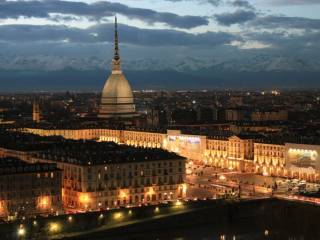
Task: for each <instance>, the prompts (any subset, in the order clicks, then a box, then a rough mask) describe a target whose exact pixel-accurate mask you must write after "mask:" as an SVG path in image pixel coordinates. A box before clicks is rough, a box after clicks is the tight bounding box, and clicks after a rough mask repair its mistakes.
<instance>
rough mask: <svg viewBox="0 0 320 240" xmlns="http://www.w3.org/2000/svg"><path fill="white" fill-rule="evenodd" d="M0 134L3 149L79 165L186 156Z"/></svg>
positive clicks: (109, 144)
mask: <svg viewBox="0 0 320 240" xmlns="http://www.w3.org/2000/svg"><path fill="white" fill-rule="evenodd" d="M0 135H1V138H0V147H2V148H6V149H11V150H17V151H27V152H32V154H33V156H35V157H39V158H43V159H47V160H53V161H57V162H68V163H72V164H78V165H99V164H105V163H122V162H142V161H158V160H176V159H180V160H181V159H183V158H182V157H181V156H179V155H177V154H175V153H171V152H168V151H165V150H162V149H153V148H137V147H130V146H127V145H119V144H116V143H113V142H96V141H86V140H78V141H77V140H68V139H64V138H62V137H41V136H37V135H34V134H29V133H21V132H17V131H5V130H1V129H0Z"/></svg>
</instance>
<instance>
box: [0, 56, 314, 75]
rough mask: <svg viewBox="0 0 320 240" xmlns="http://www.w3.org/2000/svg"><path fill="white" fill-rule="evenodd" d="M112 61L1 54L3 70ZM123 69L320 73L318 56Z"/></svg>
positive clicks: (171, 62) (175, 61)
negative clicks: (316, 57)
mask: <svg viewBox="0 0 320 240" xmlns="http://www.w3.org/2000/svg"><path fill="white" fill-rule="evenodd" d="M110 64H111V63H110V61H109V60H107V59H99V58H97V57H82V58H71V57H62V56H28V57H24V56H12V57H8V56H0V70H36V71H39V70H42V71H61V70H65V69H74V70H81V71H86V70H95V69H99V70H101V69H103V70H107V69H109V68H110ZM123 68H124V69H126V70H131V71H164V70H165V71H167V70H172V71H177V72H182V73H188V72H197V71H202V70H205V71H206V72H208V71H209V72H210V71H228V72H281V71H284V72H320V60H319V59H310V60H309V59H302V58H294V57H284V56H268V55H255V56H252V57H246V58H238V59H227V60H219V59H214V58H212V59H200V58H191V57H188V58H175V57H173V58H172V59H166V58H163V59H161V58H159V59H158V58H148V59H134V60H127V61H126V60H124V61H123Z"/></svg>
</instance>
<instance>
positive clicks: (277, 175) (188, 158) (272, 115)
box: [0, 1, 320, 240]
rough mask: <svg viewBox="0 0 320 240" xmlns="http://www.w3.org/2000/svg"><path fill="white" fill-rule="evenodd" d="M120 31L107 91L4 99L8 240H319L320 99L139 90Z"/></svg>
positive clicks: (0, 162)
mask: <svg viewBox="0 0 320 240" xmlns="http://www.w3.org/2000/svg"><path fill="white" fill-rule="evenodd" d="M244 2H245V1H244ZM242 4H243V2H242ZM112 34H113V41H114V45H113V58H112V64H111V72H110V75H109V77H108V79H107V80H106V82H105V85H104V87H103V89H101V91H96V92H94V91H59V92H57V91H42V92H38V91H34V92H30V91H28V92H19V91H17V92H3V93H0V236H1V239H112V240H114V239H128V240H129V239H131V240H133V239H142V240H143V239H183V240H188V239H220V240H228V239H232V240H236V239H248V240H251V239H252V240H253V239H281V240H282V239H288V240H289V239H308V240H310V239H311V240H312V239H319V238H320V232H319V230H318V229H317V220H318V217H319V214H320V210H319V209H320V90H318V89H316V88H315V89H285V88H274V89H271V88H268V89H258V88H257V89H256V90H252V89H247V90H244V89H242V90H236V89H215V88H211V89H203V90H159V89H145V90H133V89H132V87H131V84H130V79H127V78H126V77H125V71H123V70H122V64H121V60H122V57H120V46H119V31H118V23H117V17H115V19H114V29H113V32H112Z"/></svg>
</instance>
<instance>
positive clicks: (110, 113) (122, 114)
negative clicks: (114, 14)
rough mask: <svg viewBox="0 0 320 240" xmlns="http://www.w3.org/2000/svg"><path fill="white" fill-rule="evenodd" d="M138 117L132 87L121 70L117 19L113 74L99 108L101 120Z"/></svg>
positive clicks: (105, 88)
mask: <svg viewBox="0 0 320 240" xmlns="http://www.w3.org/2000/svg"><path fill="white" fill-rule="evenodd" d="M133 116H136V110H135V105H134V100H133V94H132V90H131V86H130V84H129V82H128V80H127V79H126V77H125V76H124V74H123V72H122V70H121V64H120V56H119V46H118V31H117V18H116V19H115V50H114V57H113V60H112V72H111V75H110V76H109V78H108V80H107V82H106V84H105V85H104V88H103V91H102V97H101V104H100V108H99V117H100V118H127V117H133Z"/></svg>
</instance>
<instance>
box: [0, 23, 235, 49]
mask: <svg viewBox="0 0 320 240" xmlns="http://www.w3.org/2000/svg"><path fill="white" fill-rule="evenodd" d="M119 32H120V39H121V42H122V43H127V44H134V45H142V46H146V45H149V46H170V45H171V46H172V45H173V46H175V45H180V46H182V45H183V46H191V45H203V46H216V45H222V44H228V43H230V42H232V41H234V40H239V37H236V36H234V35H232V34H229V33H224V32H207V33H201V34H192V33H186V32H182V31H175V30H150V29H140V28H136V27H131V26H127V25H123V24H120V25H119ZM113 34H114V26H113V24H97V25H94V26H92V27H89V28H87V29H79V28H72V27H67V26H60V25H59V26H57V25H25V24H24V25H2V26H0V39H1V40H2V41H8V42H21V41H23V42H25V41H29V42H32V41H33V42H35V41H58V42H65V43H99V42H112V41H113Z"/></svg>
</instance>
